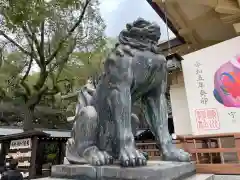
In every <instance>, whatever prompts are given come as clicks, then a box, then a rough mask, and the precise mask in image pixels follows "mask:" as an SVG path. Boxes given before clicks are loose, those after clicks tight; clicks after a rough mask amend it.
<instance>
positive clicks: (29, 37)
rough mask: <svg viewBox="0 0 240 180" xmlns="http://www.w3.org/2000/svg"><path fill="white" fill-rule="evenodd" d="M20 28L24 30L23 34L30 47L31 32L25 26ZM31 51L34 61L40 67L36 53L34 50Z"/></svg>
mask: <svg viewBox="0 0 240 180" xmlns="http://www.w3.org/2000/svg"><path fill="white" fill-rule="evenodd" d="M22 30H23V32H24V35H25V37H26V39H27V41H28V44H29V46H31V47H32V41H33V35H32V34H31V32H30V31H29V30H28V29H27V27H25V26H22ZM31 52H32V53H33V56H34V59H35V61H36V63H37V64H38V66H39V67H41V64H40V61H39V60H38V58H37V57H38V55H37V53H36V52H35V51H31Z"/></svg>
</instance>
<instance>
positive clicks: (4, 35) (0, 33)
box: [0, 30, 31, 56]
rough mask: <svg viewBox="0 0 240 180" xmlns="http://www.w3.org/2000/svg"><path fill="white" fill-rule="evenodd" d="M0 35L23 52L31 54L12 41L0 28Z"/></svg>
mask: <svg viewBox="0 0 240 180" xmlns="http://www.w3.org/2000/svg"><path fill="white" fill-rule="evenodd" d="M0 35H2V36H3V37H4V38H5V39H7V40H8V41H9V42H11V43H12V44H14V45H15V46H16V47H17V48H18V49H19V50H20V51H21V52H23V53H24V54H26V55H28V56H31V53H30V52H28V51H27V50H25V49H24V48H23V47H22V46H20V45H19V44H18V43H17V42H16V41H14V40H13V39H12V38H10V37H9V36H8V35H6V34H5V33H4V32H3V31H2V30H0Z"/></svg>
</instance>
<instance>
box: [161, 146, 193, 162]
mask: <svg viewBox="0 0 240 180" xmlns="http://www.w3.org/2000/svg"><path fill="white" fill-rule="evenodd" d="M163 160H165V161H178V162H190V161H191V156H190V154H189V153H187V152H186V151H184V150H182V149H178V148H177V147H175V146H174V145H172V144H171V145H168V146H167V147H165V148H163Z"/></svg>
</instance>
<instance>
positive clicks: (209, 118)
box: [182, 37, 240, 135]
mask: <svg viewBox="0 0 240 180" xmlns="http://www.w3.org/2000/svg"><path fill="white" fill-rule="evenodd" d="M183 58H184V60H183V61H182V67H183V74H184V82H185V88H186V94H187V100H188V107H189V113H190V118H191V124H192V131H193V134H194V135H199V134H214V133H230V132H239V127H240V37H236V38H234V39H231V40H228V41H225V42H222V43H219V44H217V45H214V46H210V47H208V48H205V49H202V50H199V51H196V52H193V53H191V54H188V55H185V56H184V57H183Z"/></svg>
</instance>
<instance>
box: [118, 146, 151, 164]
mask: <svg viewBox="0 0 240 180" xmlns="http://www.w3.org/2000/svg"><path fill="white" fill-rule="evenodd" d="M119 160H120V164H121V166H123V167H130V166H132V167H135V166H145V165H146V164H147V160H146V158H145V157H144V156H143V154H142V153H140V152H139V151H138V150H136V149H135V148H134V147H131V148H126V147H125V148H123V149H122V150H121V151H120V156H119Z"/></svg>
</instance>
